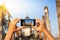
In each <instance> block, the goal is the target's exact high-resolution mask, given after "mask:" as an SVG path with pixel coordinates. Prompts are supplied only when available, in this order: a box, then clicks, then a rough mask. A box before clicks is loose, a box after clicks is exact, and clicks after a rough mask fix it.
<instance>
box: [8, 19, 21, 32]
mask: <svg viewBox="0 0 60 40" xmlns="http://www.w3.org/2000/svg"><path fill="white" fill-rule="evenodd" d="M19 20H20V19H17V18H16V19H14V20H13V21H11V22H10V23H9V28H8V31H11V32H14V31H15V30H16V29H17V26H16V24H17V22H18V21H19Z"/></svg>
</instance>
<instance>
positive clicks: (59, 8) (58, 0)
mask: <svg viewBox="0 0 60 40" xmlns="http://www.w3.org/2000/svg"><path fill="white" fill-rule="evenodd" d="M56 6H57V17H58V25H59V37H60V0H56Z"/></svg>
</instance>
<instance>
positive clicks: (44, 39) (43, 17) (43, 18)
mask: <svg viewBox="0 0 60 40" xmlns="http://www.w3.org/2000/svg"><path fill="white" fill-rule="evenodd" d="M42 20H43V21H44V22H45V23H44V25H45V28H46V21H45V16H42ZM46 38H47V36H46V35H45V34H44V33H43V40H46Z"/></svg>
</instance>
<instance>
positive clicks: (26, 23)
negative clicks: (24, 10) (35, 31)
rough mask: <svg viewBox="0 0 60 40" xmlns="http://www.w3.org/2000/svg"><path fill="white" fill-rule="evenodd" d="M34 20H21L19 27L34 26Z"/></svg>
mask: <svg viewBox="0 0 60 40" xmlns="http://www.w3.org/2000/svg"><path fill="white" fill-rule="evenodd" d="M35 24H36V21H35V19H21V26H35Z"/></svg>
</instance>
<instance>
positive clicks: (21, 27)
mask: <svg viewBox="0 0 60 40" xmlns="http://www.w3.org/2000/svg"><path fill="white" fill-rule="evenodd" d="M23 28H25V26H20V27H19V28H17V30H16V31H19V30H21V29H23Z"/></svg>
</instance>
